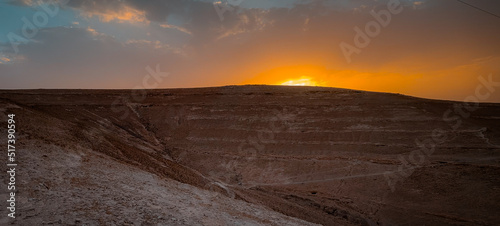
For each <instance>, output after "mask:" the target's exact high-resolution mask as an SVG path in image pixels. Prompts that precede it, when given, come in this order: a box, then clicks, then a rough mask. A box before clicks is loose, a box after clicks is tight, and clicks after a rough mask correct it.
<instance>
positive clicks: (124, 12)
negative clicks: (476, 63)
mask: <svg viewBox="0 0 500 226" xmlns="http://www.w3.org/2000/svg"><path fill="white" fill-rule="evenodd" d="M81 15H82V16H84V17H88V18H89V17H94V16H96V17H98V18H99V19H100V20H101V21H103V22H111V21H116V22H118V23H125V22H128V23H148V22H149V21H148V20H147V19H146V15H145V12H143V11H139V10H137V9H135V8H132V7H129V6H122V7H120V8H119V9H118V10H116V9H115V10H104V11H95V10H91V11H83V12H82V13H81Z"/></svg>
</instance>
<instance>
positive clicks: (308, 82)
mask: <svg viewBox="0 0 500 226" xmlns="http://www.w3.org/2000/svg"><path fill="white" fill-rule="evenodd" d="M278 85H282V86H318V83H317V82H316V81H314V80H312V79H311V78H309V77H305V76H302V77H301V78H299V79H292V80H288V81H286V82H282V83H280V84H278Z"/></svg>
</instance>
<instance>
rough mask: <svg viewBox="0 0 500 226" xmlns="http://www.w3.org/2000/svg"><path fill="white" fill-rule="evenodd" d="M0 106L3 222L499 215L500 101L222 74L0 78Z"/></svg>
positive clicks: (386, 221)
mask: <svg viewBox="0 0 500 226" xmlns="http://www.w3.org/2000/svg"><path fill="white" fill-rule="evenodd" d="M0 108H1V109H0V110H1V112H2V114H1V117H2V119H1V122H2V126H1V134H6V130H5V128H6V121H7V119H6V116H5V114H7V113H15V114H16V117H17V121H16V123H17V126H18V128H19V131H18V135H19V137H18V142H19V144H18V146H19V147H18V148H19V151H18V153H19V165H20V166H19V168H20V171H19V176H18V180H19V183H20V186H19V192H18V193H19V194H18V195H19V203H18V205H19V216H18V218H16V220H15V221H7V220H8V219H6V218H2V220H4V222H11V223H14V224H19V225H33V224H40V223H42V222H44V223H46V224H49V223H53V224H75V225H81V224H91V225H94V224H102V225H112V224H117V225H122V224H132V225H238V224H242V225H255V224H264V225H294V224H295V225H305V224H323V225H402V224H403V225H405V224H411V225H414V224H420V225H423V224H430V225H446V224H448V225H452V224H453V225H456V224H459V225H495V224H500V217H498V215H497V214H496V213H497V212H498V210H500V204H498V201H500V190H499V187H500V176H498V175H500V170H499V169H500V168H499V166H500V136H499V135H500V104H480V105H478V106H475V105H471V104H468V105H467V104H464V103H458V102H448V101H434V100H425V99H419V98H412V97H407V96H402V95H396V94H385V93H372V92H361V91H354V90H345V89H335V88H320V87H276V86H228V87H217V88H198V89H170V90H149V91H138V90H135V91H131V90H16V91H0ZM1 139H2V143H5V142H6V135H2V136H1ZM2 180H3V181H5V182H6V181H7V180H8V178H7V177H6V175H5V174H2ZM2 191H3V193H2V197H7V193H5V192H6V191H5V189H4V190H2ZM4 215H6V213H5V214H4Z"/></svg>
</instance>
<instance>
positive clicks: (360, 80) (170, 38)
mask: <svg viewBox="0 0 500 226" xmlns="http://www.w3.org/2000/svg"><path fill="white" fill-rule="evenodd" d="M471 5H472V6H471ZM498 15H500V1H495V0H474V1H473V0H462V1H458V0H399V1H398V0H350V1H348V0H274V1H273V0H168V1H160V0H52V1H50V0H43V1H37V0H16V1H11V0H0V79H1V83H0V89H38V88H45V89H49V88H65V89H137V88H189V87H207V86H225V85H244V84H268V85H313V86H328V87H340V88H349V89H358V90H368V91H378V92H391V93H401V94H405V95H411V96H417V97H424V98H432V99H446V100H458V101H463V100H465V99H466V98H469V100H471V99H470V96H472V97H476V98H475V99H477V100H479V101H482V102H500V42H499V37H500V16H498ZM485 83H489V85H488V84H485ZM478 96H480V97H481V98H479V97H478ZM473 99H474V98H473Z"/></svg>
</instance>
